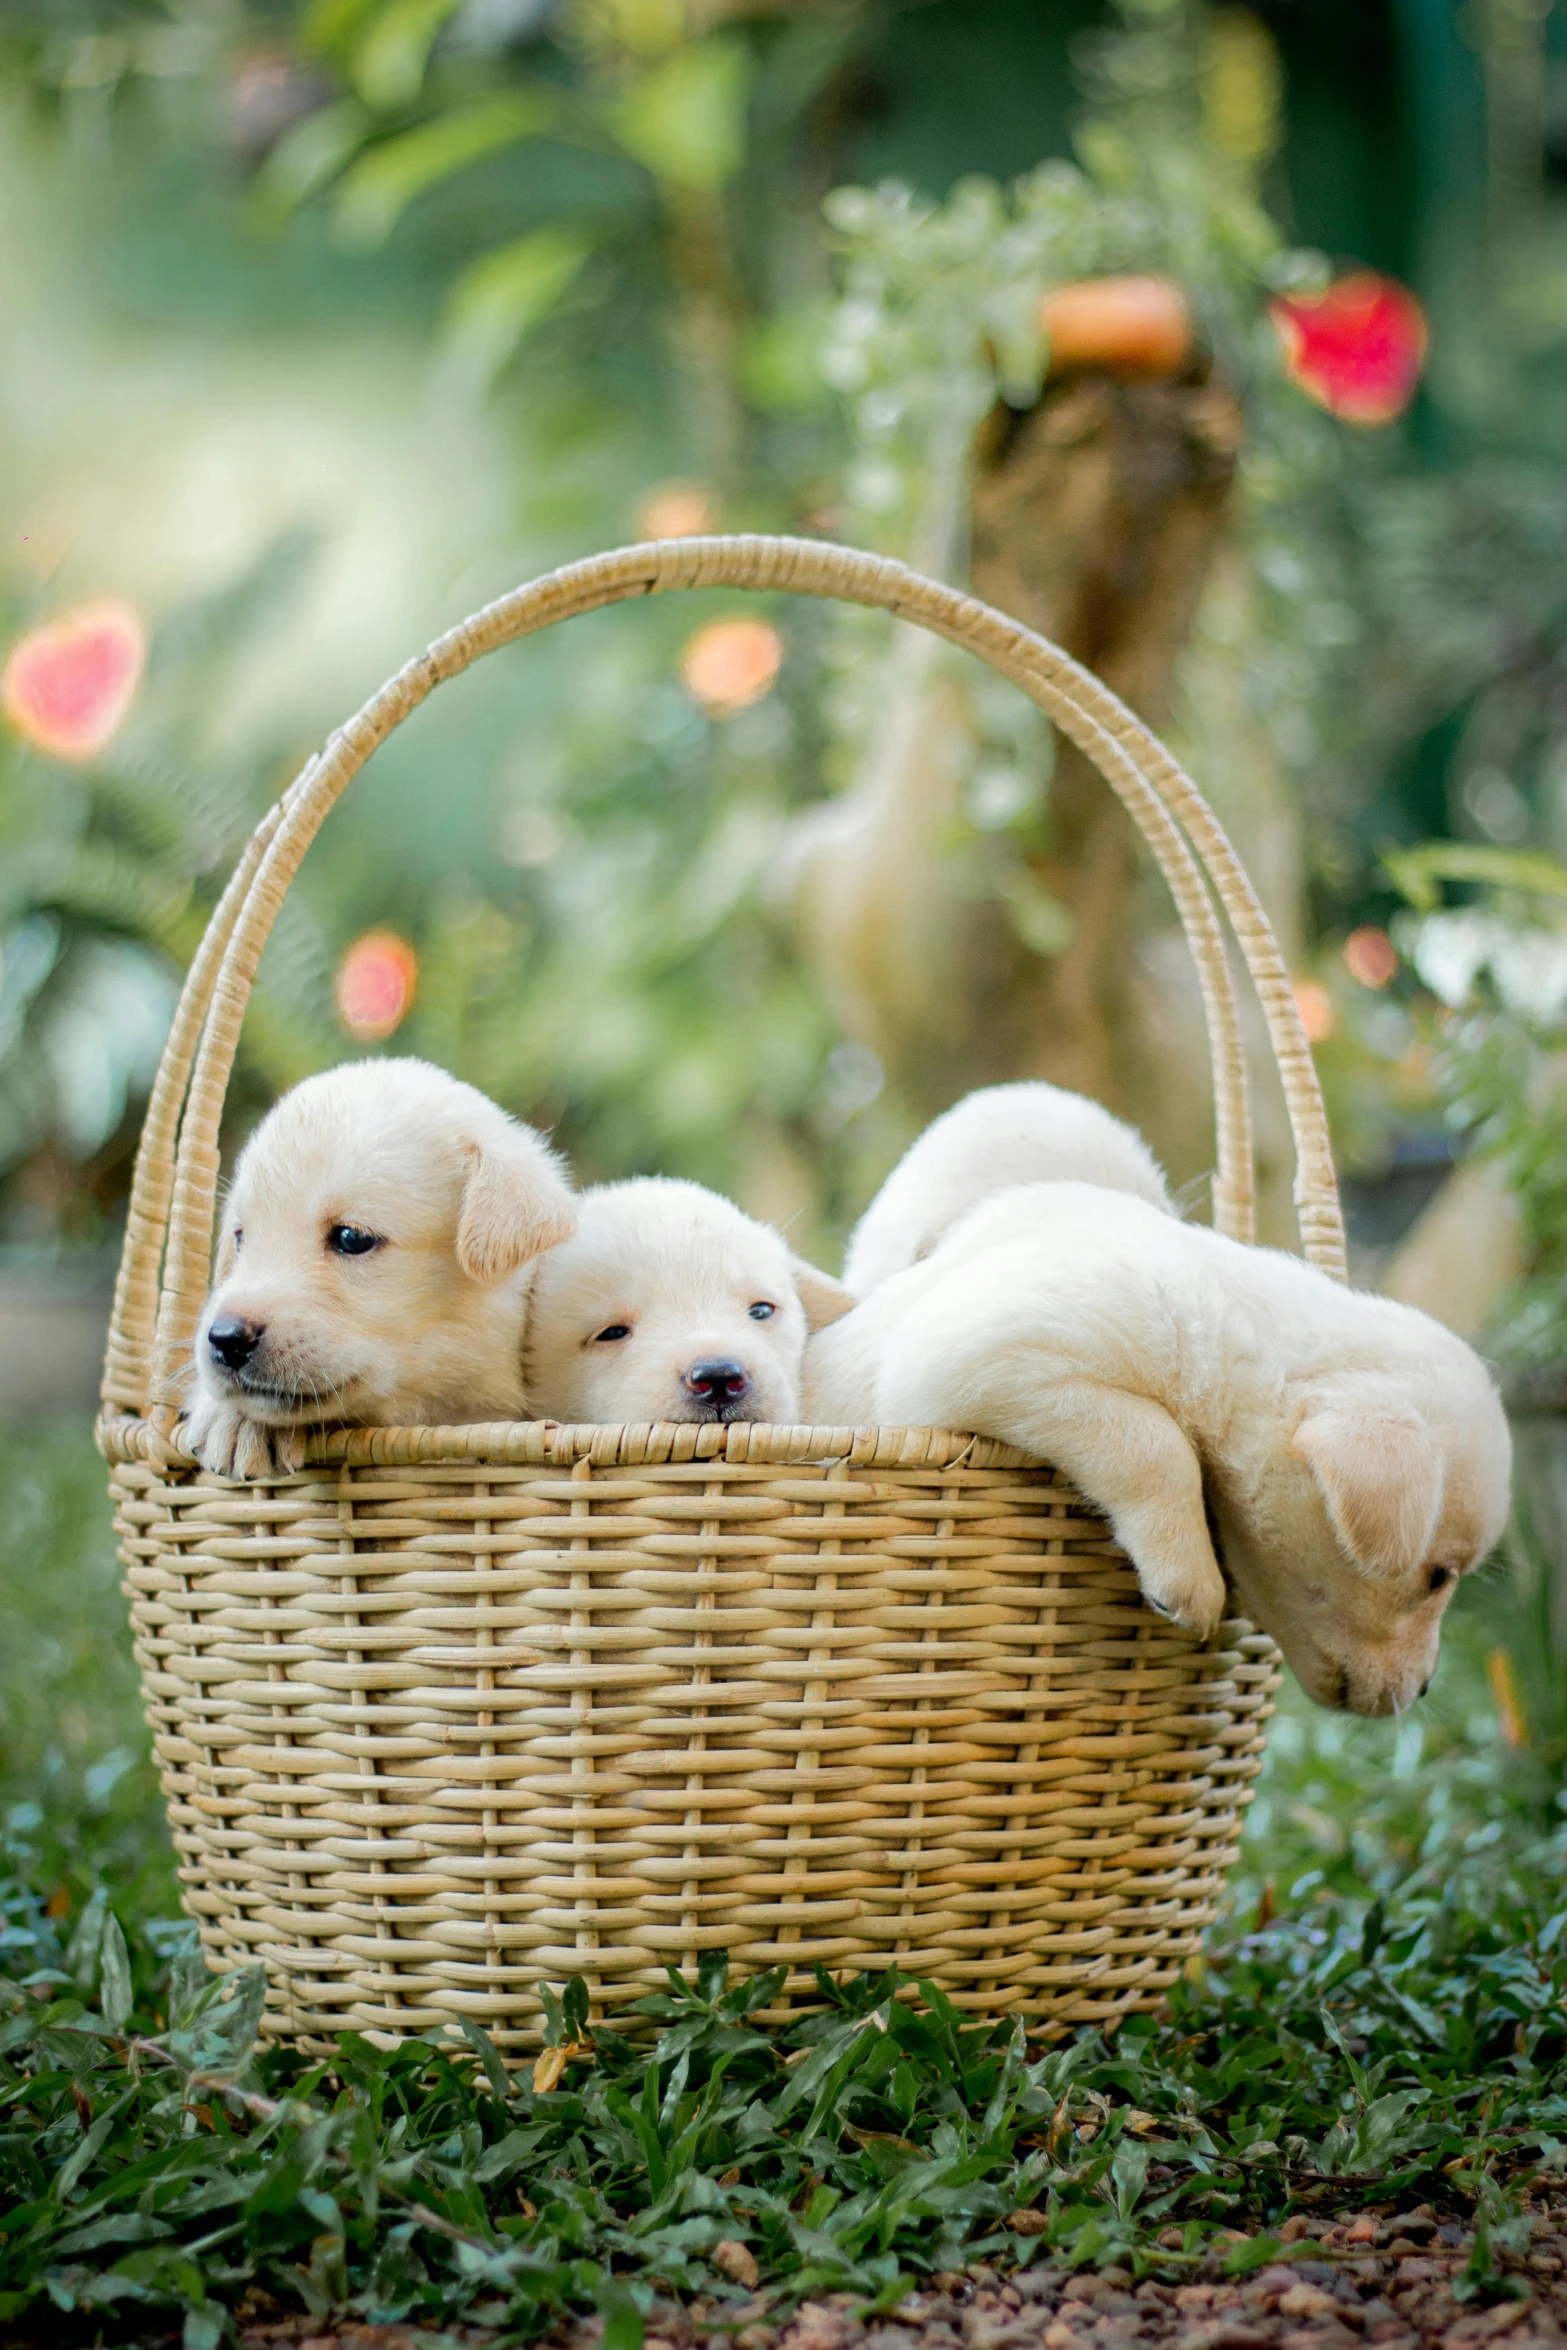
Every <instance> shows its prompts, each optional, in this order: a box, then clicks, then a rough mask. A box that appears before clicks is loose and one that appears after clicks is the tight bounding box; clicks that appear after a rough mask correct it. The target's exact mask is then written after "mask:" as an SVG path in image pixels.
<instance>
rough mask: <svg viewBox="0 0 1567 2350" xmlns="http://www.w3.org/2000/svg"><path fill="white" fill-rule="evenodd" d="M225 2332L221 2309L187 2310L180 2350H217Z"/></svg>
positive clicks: (223, 2315)
mask: <svg viewBox="0 0 1567 2350" xmlns="http://www.w3.org/2000/svg"><path fill="white" fill-rule="evenodd" d="M227 2330H228V2329H227V2325H226V2323H225V2313H224V2311H223V2310H222V2309H221V2308H211V2307H209V2308H206V2309H187V2310H186V2312H185V2331H184V2335H183V2337H182V2339H181V2346H180V2350H218V2344H219V2343H220V2342H221V2341H222V2339H223V2336H224V2334H225V2333H226V2331H227Z"/></svg>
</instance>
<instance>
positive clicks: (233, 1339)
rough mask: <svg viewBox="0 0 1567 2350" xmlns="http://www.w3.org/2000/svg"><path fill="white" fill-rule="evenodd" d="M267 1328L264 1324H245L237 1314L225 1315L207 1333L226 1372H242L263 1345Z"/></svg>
mask: <svg viewBox="0 0 1567 2350" xmlns="http://www.w3.org/2000/svg"><path fill="white" fill-rule="evenodd" d="M265 1328H266V1325H265V1323H263V1322H245V1321H242V1320H241V1319H240V1317H239V1316H238V1315H237V1314H225V1315H224V1316H223V1317H222V1318H221V1320H219V1321H216V1322H214V1323H213V1325H212V1328H211V1329H210V1330H209V1331H208V1332H207V1344H208V1346H210V1347H211V1349H212V1351H213V1353H214V1354H215V1355H216V1356H217V1358H218V1361H219V1362H220V1363H221V1364H222V1365H223V1367H224V1369H225V1370H228V1371H242V1370H243V1369H244V1367H245V1365H246V1364H247V1363H248V1362H249V1360H250V1358H251V1356H252V1355H253V1354H254V1353H255V1351H256V1349H257V1347H258V1346H259V1345H260V1344H261V1336H262V1332H263V1330H264V1329H265Z"/></svg>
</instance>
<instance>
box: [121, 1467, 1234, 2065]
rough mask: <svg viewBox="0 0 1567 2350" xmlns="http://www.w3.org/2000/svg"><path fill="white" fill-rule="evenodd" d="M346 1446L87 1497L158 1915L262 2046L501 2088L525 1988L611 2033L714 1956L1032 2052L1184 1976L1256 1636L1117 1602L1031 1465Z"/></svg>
mask: <svg viewBox="0 0 1567 2350" xmlns="http://www.w3.org/2000/svg"><path fill="white" fill-rule="evenodd" d="M388 1433H390V1434H393V1435H394V1436H396V1437H397V1438H399V1439H401V1440H402V1441H400V1442H394V1443H392V1444H390V1445H389V1446H388V1447H387V1448H386V1449H387V1455H388V1456H397V1455H399V1454H400V1455H401V1457H400V1458H398V1457H383V1458H381V1459H379V1460H370V1459H368V1458H367V1457H365V1455H364V1453H363V1451H362V1449H360V1450H358V1451H357V1452H356V1455H355V1457H354V1458H353V1459H350V1458H348V1457H347V1455H346V1454H345V1453H344V1452H343V1450H342V1448H341V1447H336V1446H335V1444H334V1447H330V1448H329V1450H332V1451H333V1452H334V1454H335V1457H329V1458H325V1459H323V1460H322V1461H321V1462H320V1463H319V1464H318V1465H316V1466H315V1467H313V1468H311V1469H308V1470H307V1471H306V1473H305V1474H304V1475H303V1476H300V1477H294V1478H289V1479H277V1480H272V1481H263V1483H262V1484H260V1485H259V1486H256V1487H245V1488H240V1487H235V1486H233V1485H228V1484H225V1483H224V1482H223V1481H222V1480H219V1479H211V1478H193V1477H192V1476H190V1475H189V1473H188V1472H183V1473H180V1472H176V1473H173V1474H171V1473H170V1472H168V1471H167V1470H166V1469H164V1468H163V1467H161V1466H159V1465H158V1464H156V1463H155V1462H152V1461H149V1460H147V1459H146V1458H145V1457H143V1458H126V1459H123V1460H122V1461H121V1462H120V1463H119V1465H117V1466H116V1468H115V1471H114V1486H115V1493H116V1499H117V1503H118V1522H119V1530H120V1538H121V1542H122V1545H123V1552H124V1556H125V1559H126V1565H127V1575H128V1581H129V1584H130V1588H131V1594H132V1610H133V1622H134V1628H135V1636H136V1642H137V1655H138V1661H139V1663H140V1666H141V1669H142V1673H143V1678H144V1683H145V1687H146V1691H147V1699H148V1708H149V1713H150V1715H151V1717H152V1721H153V1726H154V1732H155V1737H156V1741H157V1748H158V1757H159V1763H160V1768H161V1770H162V1773H163V1779H164V1785H165V1790H166V1793H167V1795H168V1798H169V1804H170V1812H171V1819H172V1822H173V1827H174V1833H175V1839H176V1844H177V1847H178V1850H179V1853H180V1860H181V1867H182V1872H183V1875H184V1881H185V1886H186V1893H187V1900H188V1903H189V1906H190V1907H191V1909H192V1911H193V1913H194V1914H195V1915H196V1917H197V1919H198V1921H199V1923H200V1926H201V1931H202V1935H203V1939H204V1942H205V1945H206V1948H207V1950H208V1952H209V1954H210V1956H211V1957H212V1958H213V1959H214V1961H215V1962H216V1963H217V1964H218V1965H219V1966H220V1967H222V1968H225V1969H228V1968H233V1967H236V1966H241V1965H247V1964H251V1963H254V1962H256V1961H257V1960H260V1961H261V1962H263V1963H264V1965H265V1967H266V1970H267V1976H268V1983H269V1990H268V2000H269V2008H268V2025H267V2028H268V2029H269V2030H270V2031H271V2032H272V2033H273V2034H275V2035H278V2036H286V2037H288V2038H290V2039H293V2040H299V2041H303V2043H304V2044H305V2045H306V2046H307V2047H312V2048H316V2049H319V2050H322V2051H323V2052H324V2051H327V2050H329V2049H330V2048H331V2046H332V2045H333V2043H334V2041H335V2039H336V2037H337V2035H338V2034H339V2033H341V2032H343V2031H345V2030H350V2029H352V2030H357V2031H362V2032H367V2033H370V2034H373V2035H376V2036H379V2037H385V2038H395V2037H397V2036H400V2035H402V2034H404V2033H408V2032H415V2031H428V2030H432V2029H439V2028H441V2027H442V2026H449V2025H451V2024H452V2023H454V2022H455V2021H456V2019H457V2018H459V2017H460V2016H464V2015H467V2016H471V2017H473V2018H474V2019H475V2020H477V2021H479V2022H481V2023H483V2024H484V2026H485V2027H486V2029H487V2030H489V2031H490V2032H491V2033H492V2035H493V2036H494V2037H495V2039H496V2041H497V2042H498V2044H499V2045H500V2047H501V2048H502V2050H503V2051H504V2052H505V2053H506V2054H507V2056H508V2057H509V2058H510V2059H511V2060H512V2061H517V2060H518V2059H520V2058H521V2057H522V2056H524V2055H525V2054H526V2053H527V2051H528V2050H529V2049H530V2048H531V2047H532V2046H533V2045H534V2044H535V2043H536V2040H537V2037H538V2024H539V2011H540V1999H539V1993H540V1988H541V1986H543V1985H547V1984H554V1983H559V1982H560V1981H561V1980H562V1979H564V1978H566V1977H569V1976H580V1977H581V1978H582V1979H583V1980H584V1981H585V1982H586V1984H587V1987H588V1991H589V1994H590V1999H591V2002H592V2007H593V2009H594V2012H595V2013H596V2014H598V2015H599V2016H608V2017H615V2016H619V2015H622V2014H623V2013H624V2011H625V2010H626V2009H627V2008H628V2006H629V2005H630V2003H632V2002H634V2001H635V2000H636V1999H638V1998H639V1997H641V1996H642V1995H643V1994H645V1993H646V1992H648V1991H650V1990H657V1989H660V1988H662V1986H663V1982H664V1972H665V1968H666V1967H667V1966H669V1965H673V1966H675V1967H677V1968H680V1969H682V1970H687V1971H689V1970H692V1969H694V1968H695V1966H696V1964H697V1963H698V1961H699V1960H700V1958H701V1957H702V1955H703V1954H704V1953H705V1952H708V1951H711V1950H715V1949H723V1950H725V1951H727V1952H728V1953H729V1954H730V1957H731V1960H732V1963H733V1965H734V1967H735V1970H736V1972H737V1973H746V1974H755V1973H760V1972H763V1971H766V1970H770V1969H774V1968H777V1969H779V1970H781V1986H780V1990H779V1992H778V1994H777V1999H778V2002H779V2008H780V2009H781V2008H783V2007H787V2006H789V2005H791V2004H793V2003H797V2002H801V2001H810V2000H812V1999H813V1998H815V1997H816V1996H817V1993H816V1986H815V1978H814V1969H815V1967H816V1966H818V1965H822V1966H827V1967H829V1968H833V1969H835V1970H842V1971H847V1972H861V1971H866V1972H878V1971H880V1970H881V1969H883V1968H885V1967H886V1966H888V1965H896V1966H897V1967H898V1968H899V1969H900V1970H901V1971H902V1972H903V1973H905V1974H906V1975H908V1976H910V1977H914V1978H919V1979H927V1980H931V1981H934V1982H935V1983H937V1984H938V1985H939V1986H940V1987H941V1988H942V1990H943V1991H944V1992H945V1993H946V1995H947V1996H948V1997H949V1998H951V1999H952V2000H953V2001H954V2003H955V2004H956V2005H957V2006H959V2007H960V2008H964V2009H966V2010H969V2011H970V2012H977V2013H987V2014H1003V2013H1007V2014H1016V2015H1020V2016H1022V2017H1024V2018H1026V2019H1027V2020H1028V2021H1029V2022H1030V2024H1031V2025H1033V2026H1034V2027H1035V2028H1036V2029H1041V2030H1045V2031H1050V2032H1053V2031H1060V2030H1064V2029H1067V2028H1069V2027H1071V2026H1074V2025H1077V2024H1083V2023H1101V2024H1102V2023H1105V2022H1108V2021H1110V2020H1111V2019H1113V2018H1114V2017H1116V2016H1118V2015H1122V2014H1125V2013H1127V2012H1129V2011H1130V2010H1132V2009H1135V2008H1140V2007H1146V2006H1149V2005H1151V2004H1153V2003H1154V2002H1155V2001H1156V2000H1157V1999H1158V1997H1159V1996H1160V1994H1161V1993H1162V1991H1163V1990H1164V1989H1165V1988H1166V1987H1167V1986H1168V1984H1169V1983H1170V1981H1171V1980H1172V1979H1173V1976H1174V1974H1175V1972H1176V1970H1177V1969H1178V1967H1179V1966H1180V1964H1181V1962H1182V1960H1183V1959H1184V1958H1185V1957H1186V1956H1187V1955H1188V1954H1189V1953H1190V1952H1191V1951H1192V1950H1193V1949H1195V1948H1196V1946H1197V1942H1198V1938H1199V1936H1200V1934H1201V1932H1202V1929H1203V1928H1204V1926H1205V1925H1207V1924H1208V1923H1209V1922H1210V1920H1211V1917H1212V1915H1213V1912H1214V1908H1215V1904H1216V1901H1217V1898H1218V1895H1219V1891H1220V1887H1221V1884H1222V1880H1223V1876H1224V1872H1225V1870H1226V1869H1227V1867H1228V1866H1229V1864H1230V1862H1231V1861H1232V1860H1233V1857H1234V1853H1235V1849H1236V1844H1237V1840H1238V1837H1239V1832H1240V1823H1241V1818H1242V1815H1243V1812H1244V1808H1245V1805H1246V1803H1247V1802H1248V1800H1249V1790H1250V1783H1251V1780H1252V1778H1253V1776H1254V1775H1255V1772H1256V1770H1257V1768H1258V1765H1259V1759H1260V1754H1261V1748H1262V1740H1263V1731H1264V1727H1265V1724H1266V1720H1267V1716H1268V1713H1269V1711H1270V1709H1271V1705H1272V1697H1273V1691H1274V1689H1275V1687H1276V1684H1277V1679H1278V1666H1277V1652H1276V1651H1275V1650H1274V1648H1273V1644H1272V1642H1271V1641H1269V1640H1267V1639H1266V1638H1265V1637H1264V1636H1262V1635H1259V1634H1257V1633H1256V1632H1254V1631H1253V1629H1252V1628H1251V1627H1250V1626H1249V1625H1247V1624H1245V1623H1243V1622H1241V1621H1238V1620H1236V1621H1231V1622H1229V1623H1227V1624H1226V1625H1224V1626H1223V1627H1222V1628H1221V1631H1220V1633H1219V1635H1218V1636H1217V1638H1216V1639H1215V1640H1214V1641H1213V1642H1212V1643H1211V1644H1209V1645H1207V1646H1205V1647H1199V1646H1198V1645H1197V1644H1196V1643H1195V1642H1194V1641H1193V1640H1191V1639H1190V1638H1189V1637H1187V1636H1185V1635H1183V1634H1181V1633H1179V1632H1178V1631H1176V1630H1175V1629H1174V1627H1172V1626H1171V1625H1169V1624H1168V1623H1166V1622H1165V1621H1164V1620H1163V1619H1161V1618H1160V1617H1158V1616H1157V1615H1155V1614H1154V1613H1153V1611H1151V1610H1150V1609H1148V1608H1146V1607H1144V1606H1143V1605H1142V1604H1141V1600H1140V1594H1139V1591H1138V1586H1137V1581H1136V1577H1135V1575H1134V1573H1133V1571H1132V1569H1131V1567H1130V1565H1129V1563H1128V1562H1127V1560H1126V1559H1125V1557H1124V1555H1123V1554H1122V1553H1121V1552H1120V1551H1119V1550H1118V1549H1117V1547H1116V1545H1115V1543H1114V1541H1113V1540H1112V1538H1111V1536H1110V1532H1109V1528H1108V1527H1107V1526H1106V1524H1105V1522H1104V1520H1103V1519H1102V1518H1101V1517H1100V1516H1099V1515H1098V1513H1097V1512H1095V1511H1093V1510H1091V1509H1089V1508H1087V1507H1086V1505H1085V1504H1084V1503H1083V1502H1082V1501H1081V1500H1080V1498H1079V1497H1078V1496H1077V1495H1076V1494H1075V1493H1074V1492H1073V1491H1072V1490H1071V1488H1070V1487H1069V1486H1068V1485H1067V1484H1066V1483H1065V1482H1064V1480H1062V1479H1061V1478H1060V1477H1059V1476H1057V1475H1056V1474H1055V1473H1054V1472H1052V1471H1050V1470H1048V1469H1044V1468H1040V1467H1037V1466H1033V1465H1029V1464H1026V1463H1018V1462H1016V1461H1015V1460H1012V1461H1006V1460H998V1459H996V1458H995V1457H994V1456H995V1455H996V1454H999V1453H1002V1452H1004V1450H1005V1448H1003V1447H989V1448H986V1447H983V1446H980V1445H978V1444H977V1442H976V1440H975V1439H973V1438H968V1437H963V1436H953V1435H946V1434H943V1433H941V1432H939V1431H931V1430H919V1429H911V1430H891V1429H884V1430H877V1431H869V1430H862V1431H858V1432H850V1431H845V1430H831V1429H815V1430H807V1429H778V1430H772V1429H765V1428H749V1429H744V1430H741V1429H730V1430H717V1431H706V1432H704V1440H705V1441H704V1449H705V1450H706V1452H707V1454H708V1457H706V1458H694V1457H691V1454H692V1450H693V1446H692V1438H693V1434H694V1432H693V1431H691V1430H689V1429H686V1430H678V1431H677V1430H674V1429H618V1430H605V1429H578V1430H557V1429H548V1428H536V1429H533V1430H531V1431H528V1430H520V1429H519V1430H512V1431H509V1432H507V1433H508V1434H509V1436H510V1439H511V1443H510V1448H509V1449H510V1455H511V1457H509V1458H508V1457H502V1456H501V1455H500V1454H499V1452H498V1451H492V1454H491V1457H489V1458H485V1457H483V1456H482V1454H481V1453H480V1451H479V1449H478V1448H477V1447H476V1446H474V1445H472V1444H471V1443H470V1445H469V1448H468V1451H467V1455H466V1457H461V1458H449V1459H445V1460H442V1461H439V1462H432V1461H430V1460H428V1459H419V1458H418V1457H417V1447H416V1445H415V1444H412V1443H411V1442H410V1441H409V1440H412V1439H416V1438H417V1436H418V1434H419V1433H420V1432H418V1431H399V1432H388ZM473 1433H475V1432H469V1434H470V1436H471V1435H472V1434H473ZM355 1441H356V1442H357V1440H355ZM530 1453H531V1455H532V1457H531V1458H529V1457H527V1456H528V1455H529V1454H530ZM682 1453H683V1454H684V1456H685V1457H680V1456H681V1455H682ZM977 1456H978V1457H979V1458H981V1459H982V1461H983V1465H976V1457H977ZM775 2012H777V2011H776V2010H775Z"/></svg>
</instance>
